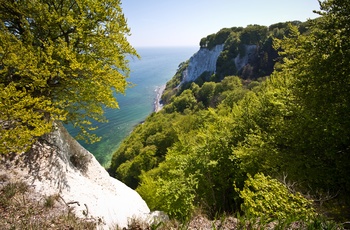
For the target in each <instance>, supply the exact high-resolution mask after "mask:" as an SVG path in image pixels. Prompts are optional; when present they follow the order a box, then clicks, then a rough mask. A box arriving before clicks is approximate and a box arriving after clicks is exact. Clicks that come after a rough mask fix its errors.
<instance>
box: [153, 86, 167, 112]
mask: <svg viewBox="0 0 350 230" xmlns="http://www.w3.org/2000/svg"><path fill="white" fill-rule="evenodd" d="M164 90H165V85H162V86H160V87H157V89H156V92H157V95H156V98H155V101H154V112H159V111H160V110H161V109H162V108H163V104H162V103H161V100H162V95H163V92H164Z"/></svg>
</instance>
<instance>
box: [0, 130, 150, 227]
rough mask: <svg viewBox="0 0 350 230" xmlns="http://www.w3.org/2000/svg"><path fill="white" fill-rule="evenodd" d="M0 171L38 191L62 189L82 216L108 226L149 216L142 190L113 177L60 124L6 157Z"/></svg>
mask: <svg viewBox="0 0 350 230" xmlns="http://www.w3.org/2000/svg"><path fill="white" fill-rule="evenodd" d="M0 172H1V173H6V174H7V175H10V176H11V177H13V179H14V180H15V179H18V180H21V181H24V182H27V183H28V184H29V185H31V186H32V187H33V188H34V189H35V191H36V192H38V193H39V194H42V195H45V196H49V195H57V194H58V195H60V197H62V200H64V201H65V203H66V204H68V205H69V206H70V208H71V209H72V210H73V212H74V213H75V214H76V215H77V216H78V217H82V218H87V217H88V218H90V219H94V220H98V222H99V223H100V227H102V228H105V229H109V228H115V227H116V226H119V227H121V228H122V227H126V226H127V224H128V221H130V220H131V219H132V218H134V219H139V220H147V219H149V215H148V214H149V211H150V210H149V208H148V206H147V204H146V203H145V201H144V200H143V199H142V198H141V197H140V196H139V194H138V193H137V192H136V191H134V190H132V189H130V188H129V187H127V186H126V185H125V184H123V183H121V182H120V181H118V180H116V179H114V178H112V177H110V176H109V174H108V173H107V172H106V170H105V169H104V168H103V167H102V166H101V165H100V164H99V163H98V162H97V160H96V159H95V157H94V156H93V155H92V154H91V153H89V152H88V151H87V150H86V149H84V148H83V147H82V146H81V145H80V144H79V143H78V142H77V141H75V140H74V139H73V138H72V137H71V136H70V135H69V134H68V132H67V131H66V130H65V128H63V126H62V125H56V127H55V130H54V131H53V132H52V133H50V134H48V135H46V136H44V137H43V138H41V139H40V140H39V141H37V142H36V143H35V145H34V146H33V148H32V150H31V151H29V152H28V153H26V154H22V155H20V156H15V157H14V159H12V160H9V159H7V160H6V161H5V160H3V162H2V164H0Z"/></svg>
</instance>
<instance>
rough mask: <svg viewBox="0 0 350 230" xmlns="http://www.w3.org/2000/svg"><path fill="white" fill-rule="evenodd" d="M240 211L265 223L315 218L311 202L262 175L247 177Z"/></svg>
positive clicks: (241, 192)
mask: <svg viewBox="0 0 350 230" xmlns="http://www.w3.org/2000/svg"><path fill="white" fill-rule="evenodd" d="M239 193H240V197H241V198H242V199H243V203H242V211H244V213H245V214H246V215H247V216H250V217H256V218H257V217H260V218H262V219H264V220H266V221H268V222H269V221H272V220H284V219H289V218H294V220H310V219H311V218H313V217H314V216H315V212H314V209H313V208H312V201H309V200H307V199H306V198H304V197H303V196H302V195H300V194H299V193H296V194H293V193H291V192H290V191H288V189H287V188H286V187H285V186H284V185H283V184H282V183H280V182H279V181H277V180H276V179H272V178H271V177H269V176H264V175H263V174H260V173H259V174H256V175H255V176H254V177H251V176H250V175H248V179H247V180H246V181H245V183H244V188H243V190H241V191H239Z"/></svg>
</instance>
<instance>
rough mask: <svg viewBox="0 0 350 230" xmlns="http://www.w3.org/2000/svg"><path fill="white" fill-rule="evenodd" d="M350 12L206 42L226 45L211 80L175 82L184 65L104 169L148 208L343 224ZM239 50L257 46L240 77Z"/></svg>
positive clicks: (330, 4)
mask: <svg viewBox="0 0 350 230" xmlns="http://www.w3.org/2000/svg"><path fill="white" fill-rule="evenodd" d="M349 13H350V5H349V4H347V3H342V2H341V1H325V2H324V3H322V4H321V11H320V12H319V14H320V15H321V17H320V18H318V19H316V20H313V21H308V22H307V23H298V22H294V23H279V24H275V25H272V26H270V27H263V26H257V25H254V26H248V27H246V28H232V29H225V30H221V31H220V32H219V33H217V34H215V35H210V36H208V37H206V38H204V39H202V40H201V43H200V44H201V46H202V47H203V48H204V47H206V48H208V49H210V48H211V47H213V46H214V45H216V44H222V43H224V44H225V48H224V51H223V52H222V54H221V55H220V57H219V59H218V62H217V71H216V73H215V74H213V75H210V76H204V75H203V76H201V77H199V78H198V79H197V81H195V82H192V83H187V84H180V83H181V80H182V79H181V76H182V75H181V71H183V69H184V68H185V66H186V63H183V64H182V65H180V68H179V71H178V73H177V74H176V75H175V76H174V78H173V79H172V80H171V81H170V82H168V84H167V91H166V92H165V94H164V101H165V102H166V105H165V106H164V108H163V110H162V111H161V112H158V113H153V114H152V115H151V116H150V117H148V118H147V120H146V121H145V122H144V123H143V124H141V125H139V126H138V127H136V128H135V130H134V132H133V133H132V134H131V135H130V136H129V137H128V138H127V139H126V140H125V141H124V143H123V144H122V145H121V147H120V148H119V149H118V151H117V152H116V153H115V154H114V156H113V159H112V164H111V167H110V169H109V172H110V173H111V174H112V175H113V176H115V177H117V178H118V179H120V180H122V181H123V182H125V183H126V184H128V185H129V186H131V187H132V188H136V189H137V191H138V192H139V193H140V194H141V196H142V197H143V198H144V199H145V200H146V202H147V203H148V205H149V207H150V208H151V209H160V210H164V211H166V212H167V213H169V214H170V215H171V216H173V217H176V218H180V219H181V218H182V219H186V218H188V217H189V216H190V215H191V213H193V211H194V210H195V209H196V208H201V209H202V210H204V212H206V213H207V214H208V215H209V216H215V215H217V214H220V213H233V212H239V213H244V214H245V215H246V216H249V217H264V218H266V219H270V220H274V219H286V218H292V219H298V220H310V219H313V218H315V216H317V215H320V214H324V215H326V216H327V217H333V218H337V219H338V220H346V218H349V216H350V213H349V208H350V205H349V204H350V203H349V202H350V200H349V197H348V194H349V192H350V179H349V178H350V169H349V165H350V140H349V138H350V133H349V132H350V129H349V128H350V116H349V114H350V113H349V112H350V101H349V100H350V80H349V79H350V78H349V68H350V67H349V63H350V60H349V59H350V30H349V29H348V28H350V20H349V17H348V16H347V15H349ZM247 34H249V36H248V35H247ZM244 45H256V47H257V55H255V56H254V58H253V59H252V60H251V61H250V63H249V65H246V66H244V67H243V69H240V70H237V68H236V67H237V66H236V65H233V64H232V63H233V62H232V60H233V59H234V57H235V56H236V55H237V52H238V53H239V52H242V50H240V47H244ZM277 52H278V53H277ZM276 62H277V63H276ZM230 63H231V64H230ZM249 66H250V67H249ZM273 66H274V68H273ZM245 68H248V69H250V70H251V71H248V70H245ZM272 70H273V71H272ZM246 72H247V73H250V74H248V75H245V73H246ZM232 75H235V76H232ZM317 213H318V214H317Z"/></svg>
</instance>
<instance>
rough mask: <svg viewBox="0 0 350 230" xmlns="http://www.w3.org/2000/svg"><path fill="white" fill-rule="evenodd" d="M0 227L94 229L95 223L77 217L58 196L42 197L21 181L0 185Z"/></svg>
mask: <svg viewBox="0 0 350 230" xmlns="http://www.w3.org/2000/svg"><path fill="white" fill-rule="evenodd" d="M0 188H1V189H0V229H31V230H36V229H37V230H39V229H40V230H41V229H74V230H79V229H96V223H95V222H92V221H87V220H83V219H80V218H77V217H76V216H75V215H74V214H73V213H72V212H71V210H70V209H69V208H68V207H65V205H64V204H63V202H61V201H60V200H59V199H60V198H59V197H60V196H59V195H54V196H48V197H43V196H41V197H40V196H39V200H38V199H37V198H38V194H35V192H34V191H33V189H32V188H31V187H30V186H28V185H27V184H25V183H23V182H14V183H11V182H8V183H3V185H0Z"/></svg>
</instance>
